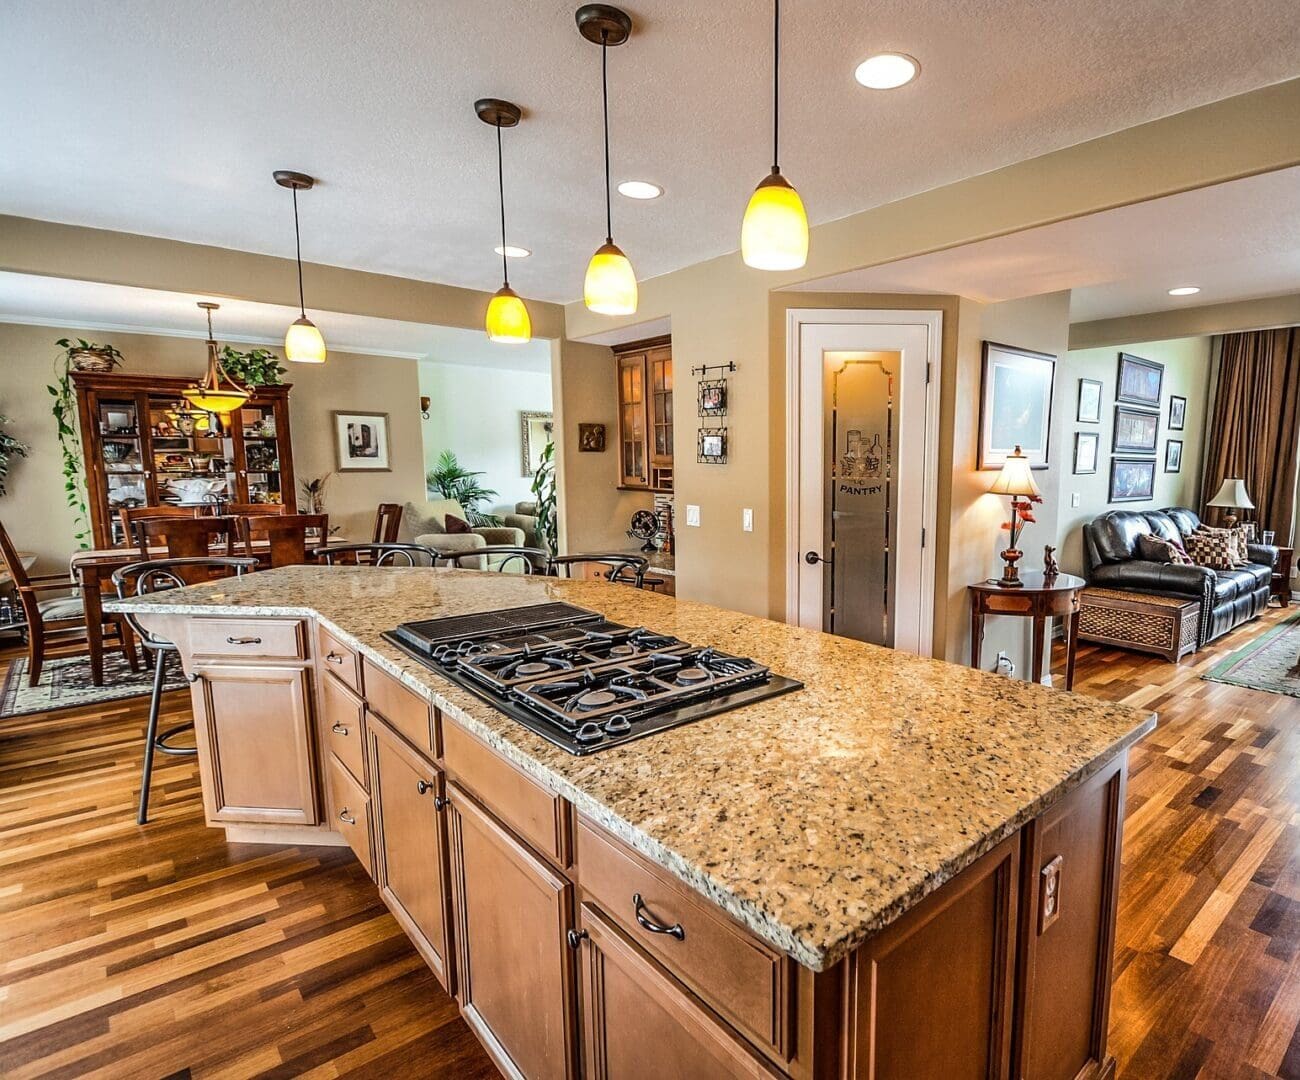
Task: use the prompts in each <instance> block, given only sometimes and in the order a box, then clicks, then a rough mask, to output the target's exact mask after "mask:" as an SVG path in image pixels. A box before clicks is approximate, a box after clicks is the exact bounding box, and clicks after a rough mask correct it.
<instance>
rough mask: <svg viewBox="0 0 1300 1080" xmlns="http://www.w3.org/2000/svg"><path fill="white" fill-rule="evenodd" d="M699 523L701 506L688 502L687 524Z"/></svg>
mask: <svg viewBox="0 0 1300 1080" xmlns="http://www.w3.org/2000/svg"><path fill="white" fill-rule="evenodd" d="M699 523H700V508H699V507H698V506H692V505H691V504H690V503H687V504H686V524H687V525H699Z"/></svg>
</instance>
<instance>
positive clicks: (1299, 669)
mask: <svg viewBox="0 0 1300 1080" xmlns="http://www.w3.org/2000/svg"><path fill="white" fill-rule="evenodd" d="M1201 678H1203V679H1209V680H1210V681H1211V682H1221V683H1231V684H1232V685H1233V686H1244V687H1246V688H1247V689H1250V690H1266V691H1267V692H1268V693H1270V694H1286V695H1287V696H1288V697H1300V612H1297V613H1296V614H1295V615H1292V616H1290V618H1288V619H1286V621H1285V622H1281V623H1278V625H1277V626H1275V627H1273V629H1272V630H1270V631H1269V632H1268V633H1267V634H1263V635H1261V636H1260V637H1258V638H1256V639H1255V640H1254V641H1252V642H1251V643H1250V644H1249V645H1247V646H1245V647H1244V648H1241V649H1238V650H1237V651H1236V652H1234V653H1232V654H1231V655H1230V656H1228V657H1227V658H1226V659H1224V660H1222V661H1220V662H1219V663H1218V664H1216V665H1215V666H1214V667H1212V668H1211V669H1210V670H1209V671H1208V672H1207V673H1206V674H1204V675H1202V676H1201Z"/></svg>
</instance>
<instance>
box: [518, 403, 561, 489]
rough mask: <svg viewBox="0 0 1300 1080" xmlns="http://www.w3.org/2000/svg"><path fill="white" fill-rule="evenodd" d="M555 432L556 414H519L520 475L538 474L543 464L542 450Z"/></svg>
mask: <svg viewBox="0 0 1300 1080" xmlns="http://www.w3.org/2000/svg"><path fill="white" fill-rule="evenodd" d="M554 434H555V416H554V415H553V414H552V413H548V412H521V413H520V414H519V475H520V476H536V475H537V469H538V467H539V466H540V465H541V464H542V451H544V450H545V449H546V447H547V446H549V445H550V443H551V440H552V439H553V438H554Z"/></svg>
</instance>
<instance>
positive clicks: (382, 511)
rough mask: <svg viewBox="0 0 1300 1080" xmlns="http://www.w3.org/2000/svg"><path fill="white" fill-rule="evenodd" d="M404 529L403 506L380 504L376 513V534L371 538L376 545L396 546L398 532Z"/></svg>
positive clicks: (399, 504) (398, 504)
mask: <svg viewBox="0 0 1300 1080" xmlns="http://www.w3.org/2000/svg"><path fill="white" fill-rule="evenodd" d="M401 527H402V504H401V503H380V504H379V509H378V510H376V511H375V532H374V535H373V536H372V537H371V538H370V539H371V542H372V543H375V544H394V543H396V542H397V531H398V529H400V528H401Z"/></svg>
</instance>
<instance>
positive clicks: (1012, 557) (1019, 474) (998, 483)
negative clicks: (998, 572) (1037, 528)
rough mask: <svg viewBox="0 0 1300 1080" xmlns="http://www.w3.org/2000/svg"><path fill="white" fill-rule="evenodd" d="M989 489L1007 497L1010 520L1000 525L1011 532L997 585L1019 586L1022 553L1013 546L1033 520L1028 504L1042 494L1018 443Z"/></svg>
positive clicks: (1039, 498) (1040, 500)
mask: <svg viewBox="0 0 1300 1080" xmlns="http://www.w3.org/2000/svg"><path fill="white" fill-rule="evenodd" d="M989 491H990V492H992V493H993V494H994V495H1010V496H1011V520H1010V521H1009V522H1006V521H1004V522H1003V523H1002V527H1003V528H1004V529H1006V530H1007V531H1008V532H1009V533H1010V534H1011V538H1010V542H1009V543H1008V544H1007V547H1006V550H1005V551H1003V552H1002V561H1003V562H1004V563H1005V564H1006V565H1005V566H1003V568H1002V577H1001V578H999V579H998V584H999V585H1001V586H1002V587H1003V588H1004V589H1014V588H1019V587H1020V586H1021V585H1023V584H1024V582H1022V581H1021V580H1020V572H1019V570H1018V569H1017V568H1016V563H1017V562H1019V561H1020V557H1021V555H1023V554H1024V553H1023V552H1022V551H1020V550H1019V549H1018V548H1017V547H1016V542H1017V541H1018V540H1019V539H1020V531H1021V530H1022V529H1023V528H1024V527H1025V525H1026V524H1027V523H1029V522H1031V521H1033V520H1034V515H1033V513H1032V504H1033V503H1037V502H1042V501H1043V496H1042V493H1041V492H1039V490H1038V485H1037V484H1035V483H1034V474H1033V473H1032V472H1030V471H1029V459H1028V458H1027V457H1025V455H1024V454H1023V453H1022V452H1021V450H1020V447H1019V446H1017V447H1016V448H1015V450H1014V451H1012V452H1011V453H1010V454H1008V455H1007V458H1006V460H1005V461H1004V462H1003V463H1002V471H1001V472H1000V473H998V475H997V479H996V480H994V481H993V486H992V487H991V488H989Z"/></svg>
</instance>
